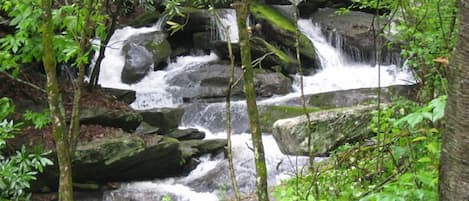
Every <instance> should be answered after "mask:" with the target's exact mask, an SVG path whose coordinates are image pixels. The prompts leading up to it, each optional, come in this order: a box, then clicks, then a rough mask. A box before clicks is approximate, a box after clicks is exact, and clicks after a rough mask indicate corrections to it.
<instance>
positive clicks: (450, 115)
mask: <svg viewBox="0 0 469 201" xmlns="http://www.w3.org/2000/svg"><path fill="white" fill-rule="evenodd" d="M459 9H460V10H459V13H460V19H459V22H460V23H459V32H458V39H457V43H456V49H455V52H454V54H453V57H452V59H451V62H450V66H449V78H448V80H449V93H448V105H447V106H446V112H445V114H446V117H445V123H446V127H445V129H444V132H443V136H442V138H443V139H442V141H443V145H442V149H441V159H440V178H439V179H440V182H439V193H440V200H441V201H459V200H460V201H466V200H469V0H461V1H460V4H459Z"/></svg>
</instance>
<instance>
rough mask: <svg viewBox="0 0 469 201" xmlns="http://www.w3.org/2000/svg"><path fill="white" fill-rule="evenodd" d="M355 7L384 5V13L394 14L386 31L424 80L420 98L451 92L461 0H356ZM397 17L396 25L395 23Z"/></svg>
mask: <svg viewBox="0 0 469 201" xmlns="http://www.w3.org/2000/svg"><path fill="white" fill-rule="evenodd" d="M353 2H354V4H353V5H352V6H351V7H353V8H360V9H381V10H385V11H386V13H380V14H381V15H384V16H386V17H387V18H390V20H389V22H388V23H386V24H384V25H385V26H386V28H385V31H387V32H389V30H390V29H395V31H396V33H395V34H393V33H388V34H384V35H385V36H386V37H387V38H390V39H391V40H392V41H393V43H394V44H384V45H399V46H400V47H401V48H402V51H401V55H402V57H403V58H405V59H407V65H408V66H409V67H411V68H412V69H413V70H414V71H415V73H416V76H417V79H419V81H420V82H421V83H422V90H421V92H420V94H419V95H420V98H421V99H422V100H425V101H429V100H431V99H433V98H435V97H436V96H439V95H444V94H447V90H448V84H447V82H448V80H447V74H448V69H447V67H448V59H449V58H450V54H451V52H452V51H453V48H454V45H455V42H456V36H457V34H456V32H457V25H458V24H457V20H458V19H457V8H458V6H457V2H458V1H457V0H447V1H441V0H428V1H421V0H403V1H394V0H353ZM392 21H395V26H394V27H392V26H393V24H392V23H391V22H392Z"/></svg>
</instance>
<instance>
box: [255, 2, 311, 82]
mask: <svg viewBox="0 0 469 201" xmlns="http://www.w3.org/2000/svg"><path fill="white" fill-rule="evenodd" d="M249 10H250V12H251V14H252V15H253V17H254V18H255V20H256V23H258V24H260V25H261V27H262V29H261V30H260V31H257V33H255V34H258V35H260V36H262V37H263V38H264V39H265V40H266V41H269V42H271V43H276V44H279V46H281V48H280V49H286V50H288V54H291V55H295V54H296V50H295V49H294V47H295V45H294V44H295V25H294V24H293V22H292V21H291V20H290V19H288V18H287V17H284V16H283V15H282V14H281V13H280V12H278V11H277V10H276V9H275V8H272V7H271V6H268V5H265V4H261V3H251V4H250V6H249ZM299 44H300V54H301V61H302V65H303V68H304V70H305V73H311V72H313V71H314V70H315V69H318V68H320V64H319V60H318V58H317V56H316V50H315V48H314V44H313V43H312V42H311V41H310V40H309V39H308V38H307V37H306V36H305V35H304V34H302V33H300V37H299Z"/></svg>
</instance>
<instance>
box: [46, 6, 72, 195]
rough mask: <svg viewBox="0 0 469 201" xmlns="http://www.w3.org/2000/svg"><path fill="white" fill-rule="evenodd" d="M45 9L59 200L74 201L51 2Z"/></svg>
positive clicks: (50, 108) (48, 87)
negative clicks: (58, 80) (57, 73)
mask: <svg viewBox="0 0 469 201" xmlns="http://www.w3.org/2000/svg"><path fill="white" fill-rule="evenodd" d="M41 3H42V5H41V6H42V9H43V32H42V39H43V41H42V45H43V51H44V52H43V64H44V69H45V71H46V75H47V83H46V90H47V97H48V102H49V110H50V113H51V116H52V134H53V136H54V140H55V144H56V150H57V159H58V161H59V170H60V176H59V200H60V201H72V200H73V189H72V174H71V172H72V168H71V163H70V153H69V145H68V136H67V134H66V133H67V132H66V130H65V115H64V114H65V113H64V111H63V104H62V100H61V98H60V92H59V87H58V83H57V76H56V60H55V53H54V46H53V31H52V29H53V27H52V14H51V9H52V8H51V7H52V2H51V0H42V2H41Z"/></svg>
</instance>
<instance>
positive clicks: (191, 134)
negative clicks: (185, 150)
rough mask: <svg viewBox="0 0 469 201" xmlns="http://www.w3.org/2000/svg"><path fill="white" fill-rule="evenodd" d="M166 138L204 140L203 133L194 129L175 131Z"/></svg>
mask: <svg viewBox="0 0 469 201" xmlns="http://www.w3.org/2000/svg"><path fill="white" fill-rule="evenodd" d="M166 136H168V137H172V138H176V139H178V140H181V141H182V140H201V139H204V138H205V133H204V132H202V131H199V130H197V129H194V128H189V129H177V130H174V131H172V132H171V133H169V134H167V135H166Z"/></svg>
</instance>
